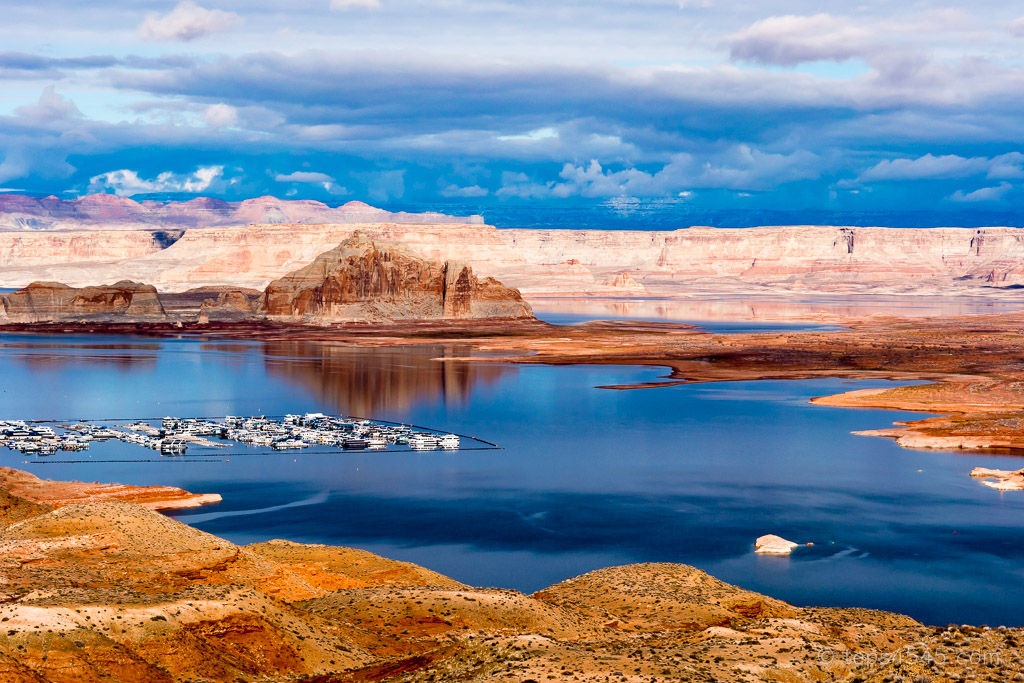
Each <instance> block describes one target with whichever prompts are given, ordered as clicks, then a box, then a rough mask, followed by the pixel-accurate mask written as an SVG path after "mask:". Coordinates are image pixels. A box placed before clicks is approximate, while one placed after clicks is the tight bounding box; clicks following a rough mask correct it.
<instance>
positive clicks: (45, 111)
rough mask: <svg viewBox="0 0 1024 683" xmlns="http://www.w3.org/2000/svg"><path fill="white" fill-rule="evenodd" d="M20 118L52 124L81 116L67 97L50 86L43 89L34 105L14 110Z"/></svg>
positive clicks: (76, 107)
mask: <svg viewBox="0 0 1024 683" xmlns="http://www.w3.org/2000/svg"><path fill="white" fill-rule="evenodd" d="M14 113H15V114H17V115H18V116H19V117H20V118H22V119H25V120H27V121H31V122H32V123H36V124H39V123H53V122H54V121H67V120H69V119H77V118H79V117H81V116H82V112H80V111H79V110H78V106H77V105H76V104H75V103H74V102H72V101H71V100H70V99H68V98H67V97H64V96H63V95H61V94H59V93H58V92H57V91H56V90H55V89H54V87H53V86H52V85H48V86H46V88H44V89H43V94H42V95H40V96H39V102H37V103H36V104H30V105H26V106H24V107H18V108H17V109H15V110H14Z"/></svg>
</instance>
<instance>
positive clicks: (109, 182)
mask: <svg viewBox="0 0 1024 683" xmlns="http://www.w3.org/2000/svg"><path fill="white" fill-rule="evenodd" d="M223 175H224V167H223V166H200V167H199V168H198V169H196V171H195V173H191V174H187V175H179V174H176V173H172V172H171V171H164V172H163V173H161V174H160V175H158V176H157V177H156V178H154V179H153V180H146V179H145V178H140V177H139V174H138V173H136V172H135V171H132V170H129V169H126V168H123V169H120V170H117V171H108V172H106V173H101V174H100V175H98V176H93V177H92V178H90V179H89V191H90V192H100V191H104V190H113V192H114V194H116V195H117V196H119V197H131V196H133V195H137V194H147V193H151V192H188V193H195V194H198V193H200V192H205V191H207V190H208V189H210V186H211V185H213V184H214V182H215V181H217V180H219V179H220V178H221V177H222V176H223Z"/></svg>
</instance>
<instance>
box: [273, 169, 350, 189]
mask: <svg viewBox="0 0 1024 683" xmlns="http://www.w3.org/2000/svg"><path fill="white" fill-rule="evenodd" d="M274 180H276V181H277V182H279V183H302V184H304V185H319V186H320V187H322V188H324V190H326V191H327V192H330V193H331V194H348V190H347V189H346V188H344V187H342V186H341V185H338V184H337V183H336V182H335V179H334V177H333V176H329V175H327V174H326V173H320V172H318V171H295V172H293V173H287V174H285V173H278V174H277V175H276V176H274ZM292 194H295V193H292Z"/></svg>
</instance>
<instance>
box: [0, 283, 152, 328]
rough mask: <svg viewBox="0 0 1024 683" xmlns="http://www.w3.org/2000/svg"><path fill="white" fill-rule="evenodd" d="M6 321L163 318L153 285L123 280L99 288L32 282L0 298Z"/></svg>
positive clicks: (35, 321)
mask: <svg viewBox="0 0 1024 683" xmlns="http://www.w3.org/2000/svg"><path fill="white" fill-rule="evenodd" d="M0 307H2V308H3V311H4V317H5V318H6V319H7V320H8V321H9V322H20V323H37V322H44V323H46V322H75V321H105V320H111V321H119V320H126V319H130V320H157V319H162V318H163V317H164V308H163V306H162V305H161V304H160V299H159V297H158V296H157V292H156V288H155V287H153V286H152V285H145V284H141V283H138V282H130V281H128V280H123V281H121V282H118V283H115V284H113V285H106V286H100V287H81V288H77V287H69V286H68V285H65V284H61V283H59V282H33V283H32V284H30V285H29V286H28V287H25V288H23V289H19V290H18V291H16V292H11V293H10V294H8V295H7V296H4V297H0Z"/></svg>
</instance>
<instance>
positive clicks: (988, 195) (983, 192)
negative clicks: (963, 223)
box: [948, 182, 1013, 202]
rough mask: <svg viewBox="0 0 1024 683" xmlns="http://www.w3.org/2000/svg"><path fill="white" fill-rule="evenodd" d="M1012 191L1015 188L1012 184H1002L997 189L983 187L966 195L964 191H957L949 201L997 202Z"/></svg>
mask: <svg viewBox="0 0 1024 683" xmlns="http://www.w3.org/2000/svg"><path fill="white" fill-rule="evenodd" d="M1011 189H1013V186H1012V185H1010V183H1007V182H1002V183H1000V184H999V185H996V186H995V187H983V188H981V189H978V190H974V191H973V192H967V193H965V192H964V191H963V190H957V191H956V192H954V193H953V194H951V195H950V196H949V197H948V199H949V200H951V201H954V202H996V201H999V200H1000V199H1002V198H1003V197H1004V196H1005V195H1006V193H1007V192H1009V191H1010V190H1011Z"/></svg>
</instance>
